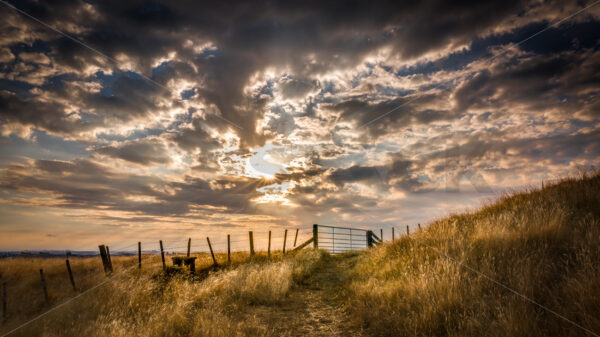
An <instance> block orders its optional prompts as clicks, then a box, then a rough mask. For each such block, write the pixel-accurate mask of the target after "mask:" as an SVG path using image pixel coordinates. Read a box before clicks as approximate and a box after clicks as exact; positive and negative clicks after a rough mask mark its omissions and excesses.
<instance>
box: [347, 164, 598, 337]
mask: <svg viewBox="0 0 600 337" xmlns="http://www.w3.org/2000/svg"><path fill="white" fill-rule="evenodd" d="M478 272H479V273H478ZM480 273H481V274H480ZM484 275H485V276H484ZM486 276H487V277H489V278H487V277H486ZM491 280H495V281H497V282H498V283H494V282H493V281H491ZM348 282H349V284H348V286H347V291H348V294H347V296H346V297H347V298H348V299H349V300H348V305H347V308H348V310H349V311H350V312H351V313H352V315H353V316H354V317H355V318H356V319H358V320H359V321H360V322H361V324H362V325H363V326H364V327H365V328H366V329H367V331H368V332H369V333H370V334H373V335H380V336H585V335H586V333H587V332H586V331H585V330H584V329H582V328H580V327H577V326H575V325H574V324H573V323H575V324H578V325H580V326H582V327H585V328H587V329H589V330H591V331H593V332H595V333H600V175H598V174H594V175H592V176H589V177H583V178H580V179H566V180H563V181H561V182H559V183H557V184H555V185H551V186H547V187H546V188H544V189H542V190H531V191H527V192H521V193H514V194H510V195H506V196H504V197H502V198H500V199H499V200H497V201H496V202H494V203H490V204H489V205H488V206H486V207H483V208H482V209H480V210H478V211H475V212H472V213H467V214H459V215H454V216H450V217H448V218H445V219H441V220H438V221H435V222H433V223H432V224H430V226H428V228H427V229H425V230H423V231H420V232H418V233H416V234H415V235H411V237H410V238H403V239H401V240H398V241H396V242H394V243H392V244H386V245H384V246H383V247H381V248H379V249H374V250H371V251H370V252H368V253H367V254H364V256H361V257H360V259H359V261H358V262H357V264H356V266H355V268H354V270H353V272H352V275H351V277H349V281H348ZM505 287H506V288H505ZM507 288H510V289H512V290H514V291H515V292H517V293H519V294H521V295H523V296H526V297H527V298H529V299H531V300H533V301H535V302H536V303H538V304H539V305H536V304H533V303H531V302H530V301H528V300H527V299H525V298H523V297H521V296H519V295H516V294H515V293H513V292H511V290H509V289H507ZM541 306H543V307H546V308H547V309H548V310H545V309H543V308H542V307H541ZM549 310H552V311H554V312H555V313H556V314H554V313H552V312H550V311H549ZM557 314H558V315H561V316H563V317H559V316H558V315H557ZM566 319H568V320H571V321H572V322H573V323H571V322H568V321H566ZM587 335H589V336H592V335H593V334H589V333H587Z"/></svg>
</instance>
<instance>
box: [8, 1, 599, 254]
mask: <svg viewBox="0 0 600 337" xmlns="http://www.w3.org/2000/svg"><path fill="white" fill-rule="evenodd" d="M597 3H598V2H593V1H589V0H588V1H513V0H508V1H506V0H502V1H500V0H492V1H484V2H482V1H468V0H467V1H450V2H449V1H439V0H424V1H420V2H413V1H389V2H372V1H364V2H361V1H335V0H334V1H295V2H289V3H288V2H278V1H261V0H259V1H252V2H241V1H240V2H235V1H233V2H224V1H210V2H204V1H170V2H157V1H91V0H85V1H39V2H38V1H8V2H5V1H1V2H0V15H1V17H2V20H0V32H1V34H0V250H19V249H74V250H82V249H95V248H94V247H97V245H98V244H100V243H107V244H111V245H112V247H116V246H123V245H126V244H128V243H135V242H137V241H143V242H146V241H148V242H155V241H157V240H158V239H163V240H165V241H168V242H172V243H177V242H183V241H182V240H184V239H185V238H187V237H192V236H193V237H199V238H203V237H205V236H211V237H213V238H224V237H225V235H226V234H227V233H230V234H232V235H233V236H234V237H236V238H237V237H240V238H242V237H244V235H246V236H247V231H248V230H254V231H257V233H261V234H260V237H261V238H262V237H264V234H262V233H265V231H267V230H273V231H274V233H275V234H274V235H275V236H276V237H280V236H281V235H282V232H283V230H284V229H285V228H288V229H290V230H293V229H294V228H301V235H302V234H306V235H308V233H309V231H310V229H309V227H310V226H311V225H312V224H314V223H318V224H325V225H338V226H351V227H356V228H367V227H372V228H384V229H385V231H386V234H385V235H386V236H387V235H389V234H387V233H388V231H389V230H390V228H391V227H396V228H404V226H406V225H410V226H411V227H412V226H416V224H417V223H422V224H427V223H429V222H431V221H433V220H435V219H438V218H440V217H443V216H446V215H448V214H452V213H457V212H461V211H465V210H472V209H476V208H477V207H480V206H481V205H482V204H485V203H487V202H490V200H493V199H494V198H497V197H498V196H500V195H503V194H505V193H509V192H510V191H514V190H520V189H525V188H529V187H539V186H540V184H541V182H542V181H543V180H553V179H557V178H560V177H564V176H567V175H576V174H580V173H581V172H584V171H585V170H589V169H590V168H593V167H597V166H598V160H599V159H600V128H599V126H600V49H599V47H600V5H596V4H597ZM239 240H240V241H241V240H242V239H239ZM194 242H196V241H194ZM112 249H114V248H112Z"/></svg>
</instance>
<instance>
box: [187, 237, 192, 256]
mask: <svg viewBox="0 0 600 337" xmlns="http://www.w3.org/2000/svg"><path fill="white" fill-rule="evenodd" d="M191 247H192V238H188V250H187V257H190V248H191Z"/></svg>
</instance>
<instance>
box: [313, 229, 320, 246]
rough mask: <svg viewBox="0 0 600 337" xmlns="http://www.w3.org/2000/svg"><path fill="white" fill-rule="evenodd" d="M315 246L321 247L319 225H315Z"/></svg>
mask: <svg viewBox="0 0 600 337" xmlns="http://www.w3.org/2000/svg"><path fill="white" fill-rule="evenodd" d="M313 248H314V249H319V225H317V224H314V225H313Z"/></svg>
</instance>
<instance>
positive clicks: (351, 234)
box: [313, 225, 381, 254]
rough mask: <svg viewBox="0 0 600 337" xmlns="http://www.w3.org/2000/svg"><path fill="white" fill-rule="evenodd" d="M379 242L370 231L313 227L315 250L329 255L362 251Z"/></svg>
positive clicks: (323, 226) (335, 227)
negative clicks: (325, 251) (320, 250)
mask: <svg viewBox="0 0 600 337" xmlns="http://www.w3.org/2000/svg"><path fill="white" fill-rule="evenodd" d="M380 241H381V240H380V239H379V238H378V237H377V236H375V234H373V232H372V231H370V230H366V229H359V228H350V227H337V226H326V225H313V242H314V246H315V248H319V249H325V250H327V251H329V252H330V253H331V254H340V253H346V252H351V251H356V250H363V249H365V248H368V247H371V246H373V244H375V243H378V242H380Z"/></svg>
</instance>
